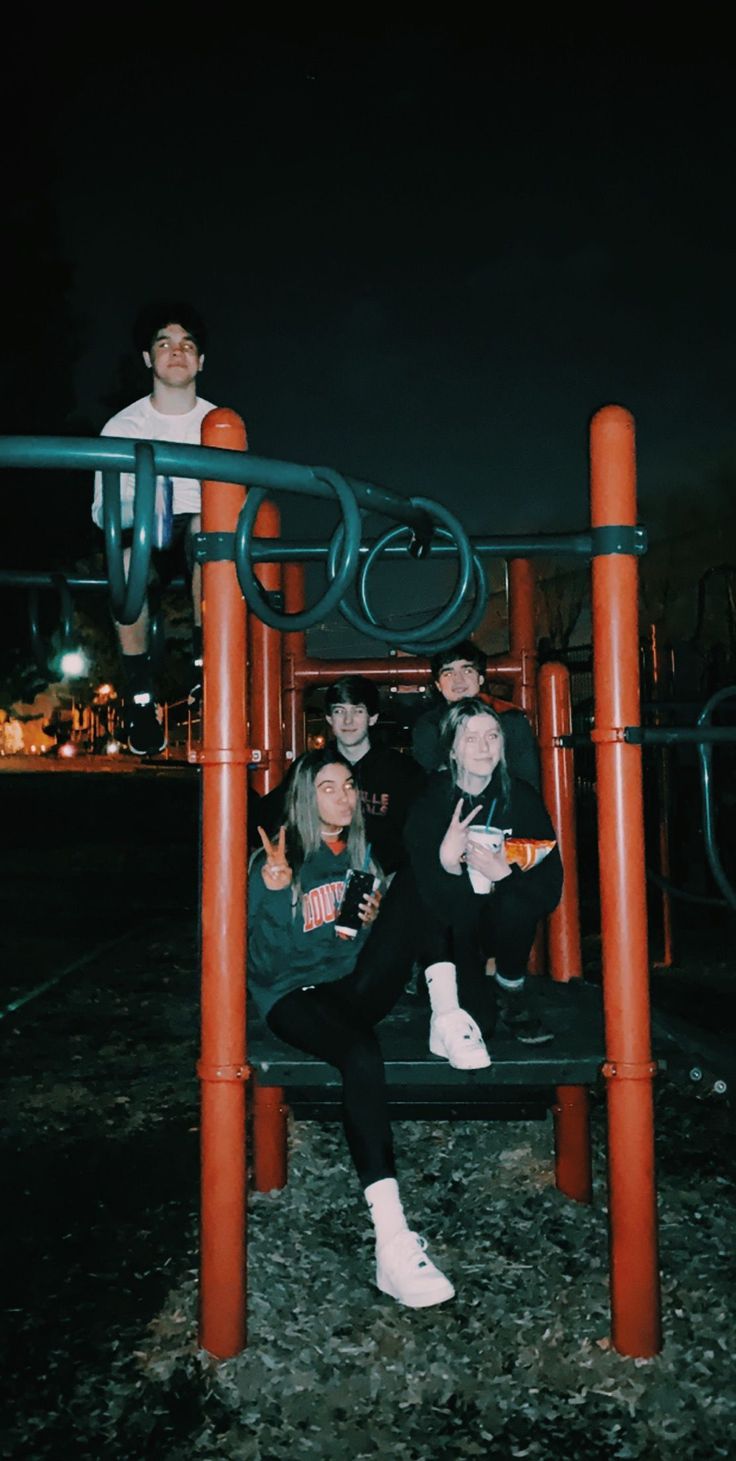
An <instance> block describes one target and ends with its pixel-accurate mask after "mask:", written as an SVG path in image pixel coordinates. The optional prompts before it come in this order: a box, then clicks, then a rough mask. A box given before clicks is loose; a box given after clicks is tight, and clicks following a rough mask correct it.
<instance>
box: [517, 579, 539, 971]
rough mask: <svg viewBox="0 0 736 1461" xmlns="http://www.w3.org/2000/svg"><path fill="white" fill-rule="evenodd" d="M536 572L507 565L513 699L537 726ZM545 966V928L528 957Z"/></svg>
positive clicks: (532, 962)
mask: <svg viewBox="0 0 736 1461" xmlns="http://www.w3.org/2000/svg"><path fill="white" fill-rule="evenodd" d="M535 589H536V575H535V573H534V568H533V566H532V564H531V563H530V562H529V560H528V559H527V558H510V559H509V564H508V599H509V645H510V649H511V658H512V659H518V660H519V662H520V666H521V674H520V675H519V676H518V677H515V678H514V700H515V702H516V703H517V704H518V705H520V706H521V707H522V710H525V711H526V713H527V715H528V716H529V719H530V721H531V723H532V726H533V728H534V730H535V731H536V729H537V638H536V625H535V613H534V607H535V606H534V597H535ZM544 967H545V956H544V930H543V929H542V928H540V929H539V932H538V933H537V937H536V938H535V940H534V944H533V947H532V951H531V955H530V957H529V970H530V972H531V973H532V974H543V973H544Z"/></svg>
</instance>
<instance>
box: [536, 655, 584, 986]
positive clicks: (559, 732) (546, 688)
mask: <svg viewBox="0 0 736 1461" xmlns="http://www.w3.org/2000/svg"><path fill="white" fill-rule="evenodd" d="M571 732H572V705H571V702H570V675H569V672H568V670H567V669H566V667H565V665H558V664H546V665H542V668H541V670H540V672H539V745H540V752H541V761H542V795H543V797H544V801H545V805H546V807H547V811H548V812H549V814H550V816H551V818H552V822H553V824H554V829H555V832H556V834H557V845H558V847H559V850H560V857H561V858H562V866H563V868H564V870H565V881H564V884H563V888H562V898H561V899H560V902H559V904H558V906H557V908H556V909H555V911H554V913H552V914H551V915H550V918H549V920H548V923H547V949H548V953H549V972H550V974H551V975H552V978H553V979H562V980H567V979H577V978H579V977H580V975H581V974H582V972H583V957H582V952H581V948H580V898H579V893H578V850H577V831H576V827H575V770H574V764H573V751H572V750H571V749H570V748H565V747H563V746H560V745H559V738H560V737H561V736H567V735H570V734H571Z"/></svg>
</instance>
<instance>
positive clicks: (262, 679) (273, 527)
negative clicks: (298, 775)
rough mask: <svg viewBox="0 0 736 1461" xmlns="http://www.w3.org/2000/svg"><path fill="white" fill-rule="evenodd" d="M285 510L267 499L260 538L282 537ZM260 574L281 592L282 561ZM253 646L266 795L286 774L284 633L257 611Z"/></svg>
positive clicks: (255, 728) (253, 699)
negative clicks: (265, 622) (282, 671)
mask: <svg viewBox="0 0 736 1461" xmlns="http://www.w3.org/2000/svg"><path fill="white" fill-rule="evenodd" d="M280 532H281V514H280V513H279V510H278V508H277V506H276V504H275V503H273V502H263V503H262V504H261V506H260V508H259V510H258V515H257V517H256V520H255V525H254V528H253V536H254V537H257V538H278V536H279V534H280ZM255 575H256V578H257V579H258V580H259V582H260V583H262V584H263V587H264V589H266V590H268V591H270V592H273V591H276V592H279V591H280V589H281V565H280V564H279V563H259V564H257V565H256V569H255ZM248 644H249V648H250V655H249V662H250V679H249V690H250V742H251V746H252V747H253V748H254V750H258V751H260V752H261V758H262V759H261V761H260V763H259V764H258V765H257V766H256V769H255V770H254V771H252V772H251V777H252V784H253V786H254V787H255V789H256V791H259V792H261V793H262V795H265V794H266V792H269V791H272V790H273V788H274V787H275V786H278V784H279V782H280V781H281V779H282V777H283V774H284V772H283V765H284V737H283V730H282V721H281V636H280V634H279V631H278V629H269V628H268V626H267V625H266V624H264V623H263V620H262V619H259V618H257V616H256V615H255V614H250V615H249V617H248Z"/></svg>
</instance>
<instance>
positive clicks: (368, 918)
mask: <svg viewBox="0 0 736 1461" xmlns="http://www.w3.org/2000/svg"><path fill="white" fill-rule="evenodd" d="M381 896H382V895H381V894H380V893H378V892H375V893H366V895H365V898H364V899H363V901H362V903H361V904H360V906H359V908H358V917H359V919H360V921H361V923H375V921H376V919H377V917H378V910H379V908H380V906H381Z"/></svg>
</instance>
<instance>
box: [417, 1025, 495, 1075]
mask: <svg viewBox="0 0 736 1461" xmlns="http://www.w3.org/2000/svg"><path fill="white" fill-rule="evenodd" d="M429 1049H430V1052H431V1054H432V1055H441V1056H443V1057H444V1059H445V1060H449V1062H450V1065H454V1066H455V1069H456V1070H484V1069H485V1068H486V1067H487V1066H489V1065H490V1063H491V1057H490V1055H489V1054H488V1050H487V1048H486V1043H485V1040H484V1039H483V1036H482V1035H481V1033H480V1030H479V1029H478V1026H477V1025H476V1023H475V1020H474V1019H473V1017H472V1015H469V1014H468V1013H467V1011H466V1010H450V1011H449V1012H448V1013H447V1014H445V1015H432V1019H431V1021H430V1026H429Z"/></svg>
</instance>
